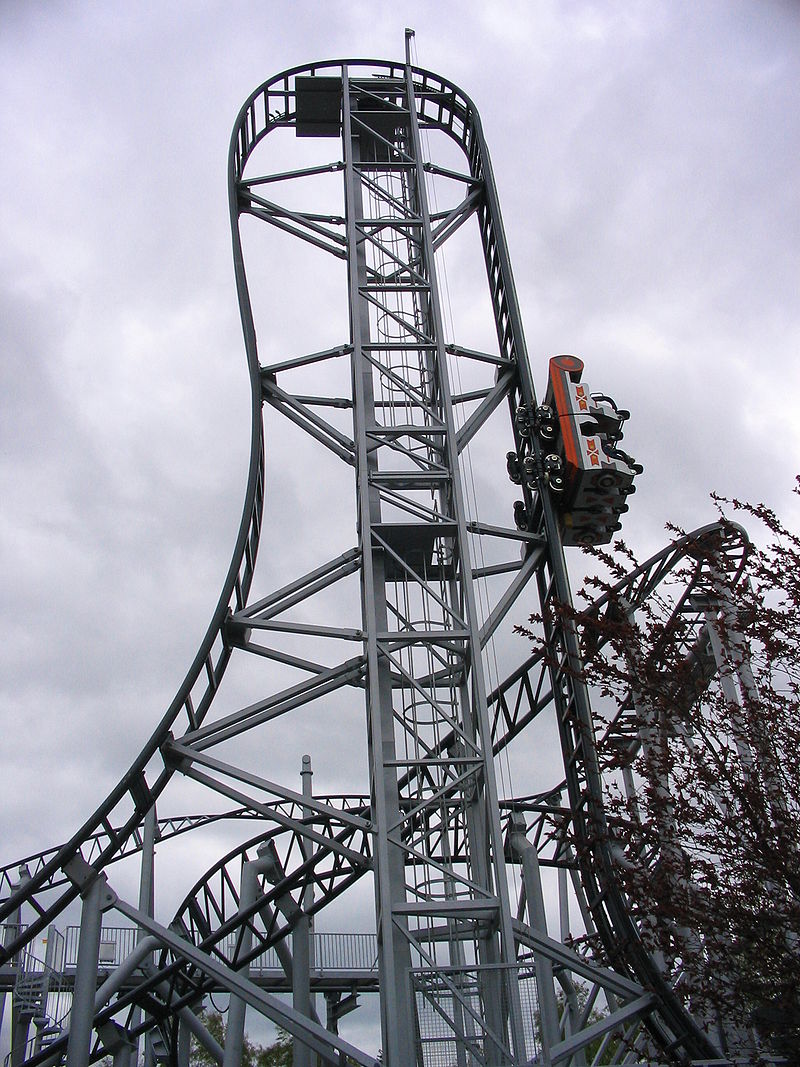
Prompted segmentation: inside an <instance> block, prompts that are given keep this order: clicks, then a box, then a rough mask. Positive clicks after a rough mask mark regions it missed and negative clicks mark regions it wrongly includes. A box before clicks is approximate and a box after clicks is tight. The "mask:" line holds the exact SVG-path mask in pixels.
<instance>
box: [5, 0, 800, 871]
mask: <svg viewBox="0 0 800 1067" xmlns="http://www.w3.org/2000/svg"><path fill="white" fill-rule="evenodd" d="M406 25H410V26H413V27H414V28H415V29H416V31H417V37H416V42H415V44H416V58H417V61H418V62H419V64H420V65H421V66H425V67H428V68H430V69H432V70H434V71H437V72H439V73H441V74H443V75H445V76H446V77H448V78H450V79H451V80H453V81H454V82H455V83H456V84H458V85H460V86H461V87H462V88H463V89H464V90H465V91H466V92H467V93H468V94H469V95H470V96H471V97H472V99H473V100H474V101H475V103H476V104H477V106H478V108H479V110H480V112H481V115H482V119H483V124H484V130H485V133H486V137H487V140H488V143H489V147H490V151H491V153H492V158H493V163H494V169H495V175H496V179H497V184H498V187H499V193H500V199H501V205H502V209H503V215H504V219H505V225H506V230H507V233H508V237H509V242H510V247H511V253H512V260H513V264H514V270H515V276H516V281H517V287H518V290H519V294H520V298H521V303H522V310H523V315H524V320H525V327H526V333H527V339H528V347H529V350H530V353H531V359H532V363H533V370H534V376H535V380H536V382H537V385H538V388H539V390H540V392H542V393H543V391H544V384H545V377H546V360H547V358H548V357H549V356H551V355H553V354H555V353H557V352H574V353H576V354H578V355H580V356H581V357H582V358H583V359H584V360H585V362H586V364H587V370H586V375H585V377H586V380H587V381H588V382H589V384H590V385H591V386H592V388H593V389H599V390H602V391H604V392H609V393H611V394H612V395H614V396H615V397H616V398H617V400H618V401H619V403H620V404H621V405H623V406H625V407H628V408H630V409H631V411H632V419H631V423H630V429H629V430H628V432H627V434H626V447H628V448H629V449H630V450H631V451H632V452H634V453H635V454H636V456H637V458H638V459H640V460H641V461H642V462H643V463H644V466H645V473H644V475H643V476H642V478H641V479H640V488H639V490H638V493H637V495H636V497H635V498H634V499H633V502H632V507H631V511H630V514H629V515H628V516H627V519H626V523H625V527H624V536H625V539H626V540H627V541H629V542H630V543H631V544H632V545H634V546H635V547H636V548H637V549H638V550H639V551H640V553H641V554H642V555H646V554H649V553H650V552H652V551H655V550H656V549H657V548H659V547H661V545H662V544H663V543H664V542H665V539H666V534H665V533H664V523H665V522H666V521H668V520H671V521H673V522H676V523H678V524H680V525H682V526H683V527H685V528H687V529H690V528H693V527H695V526H698V525H701V524H702V523H704V522H707V521H710V520H711V519H713V517H714V513H713V509H712V507H711V504H710V502H709V500H708V493H709V491H710V490H712V489H714V490H717V491H718V492H721V493H725V494H735V495H738V496H741V497H745V498H749V499H751V500H754V499H763V500H765V501H766V502H767V503H769V504H771V505H772V506H774V507H775V508H777V510H778V511H779V512H781V513H782V514H783V515H785V516H787V517H790V518H791V517H792V516H794V518H795V519H796V518H797V516H798V509H797V508H796V507H794V505H793V499H792V496H791V489H792V486H793V484H794V476H795V473H796V472H797V471H798V469H800V464H798V443H800V419H798V415H797V397H798V395H799V394H800V366H799V364H798V359H797V355H798V348H799V347H800V301H799V300H798V294H799V290H800V195H799V194H798V173H799V172H800V168H799V166H798V164H800V160H799V159H798V146H800V7H798V5H797V4H795V3H791V2H786V3H781V2H778V0H751V2H749V3H742V2H736V0H724V2H703V3H697V2H687V3H680V2H673V3H668V4H667V3H650V2H643V3H635V2H627V3H614V2H605V3H589V2H563V3H553V2H544V0H530V2H510V0H509V2H500V0H496V2H494V3H492V4H486V3H484V2H481V3H478V2H473V0H459V2H458V3H449V2H443V3H439V4H436V5H433V4H429V3H407V4H400V3H395V4H389V3H382V2H371V3H366V2H359V0H349V2H346V3H339V2H335V0H329V2H327V3H309V2H299V3H298V2H296V3H291V4H290V3H275V2H269V0H265V2H261V3H250V2H244V0H226V2H225V3H222V2H206V3H193V2H173V3H168V4H164V3H163V2H159V3H143V2H136V0H133V2H126V3H117V2H107V3H78V4H76V3H56V2H39V0H24V2H15V0H2V4H1V5H0V144H2V146H3V148H2V153H1V154H0V192H2V195H1V196H0V232H2V242H1V243H0V375H2V378H1V379H0V380H1V381H2V390H1V391H0V404H2V415H1V416H0V443H1V445H2V448H1V450H0V498H1V499H2V507H0V583H1V585H0V588H2V601H1V603H2V622H3V635H2V643H0V728H1V729H2V735H3V746H2V750H0V780H2V782H3V789H2V793H1V794H0V796H2V809H1V810H0V841H1V842H2V861H3V862H4V863H5V862H8V861H10V860H12V859H14V858H15V857H17V856H21V855H24V854H25V853H27V852H30V851H33V850H35V849H37V848H39V847H44V846H45V845H49V844H53V843H56V842H58V841H60V840H63V839H64V838H65V837H66V836H68V834H69V833H70V832H71V831H72V830H73V829H74V828H75V826H76V825H78V823H79V822H80V821H83V819H84V818H86V817H87V816H88V814H90V812H91V810H93V808H94V807H95V806H96V805H97V803H98V802H99V801H100V800H101V799H102V797H103V796H104V795H105V793H106V792H107V791H108V789H109V788H110V787H111V786H112V785H113V784H114V782H116V780H117V779H118V777H119V774H120V772H121V771H122V770H123V769H124V768H125V767H126V766H127V765H128V763H129V762H130V760H131V758H132V757H133V755H134V752H135V750H136V747H137V746H138V744H139V743H140V742H141V741H142V740H143V739H144V738H146V737H147V736H148V735H149V733H150V732H151V730H152V728H153V727H154V726H155V724H156V722H157V721H158V719H159V718H160V717H161V714H162V713H163V709H164V708H165V707H166V705H167V704H168V703H169V701H170V700H171V698H172V696H173V694H174V692H175V690H176V688H177V686H178V684H179V683H180V681H181V679H182V677H183V675H184V673H185V670H186V668H187V667H188V665H189V662H190V661H191V658H192V656H193V653H194V651H195V649H196V647H197V645H198V643H199V641H200V639H201V637H202V635H203V633H204V631H205V628H206V626H207V623H208V619H209V617H210V615H211V612H212V610H213V607H214V604H215V602H216V598H217V595H218V591H219V588H220V586H221V583H222V580H223V577H224V574H225V570H226V568H227V563H228V560H229V557H230V551H231V548H232V545H233V539H234V535H235V531H236V527H237V525H238V521H239V514H240V509H241V501H242V496H243V492H244V479H245V474H246V462H247V449H248V425H247V407H248V383H247V378H246V374H245V363H244V356H243V345H242V341H241V336H240V332H239V324H238V308H237V304H236V297H235V291H234V284H233V275H232V268H231V255H230V236H229V229H228V213H227V201H226V159H227V150H228V140H229V136H230V130H231V127H232V125H233V122H234V119H235V117H236V114H237V112H238V110H239V107H240V106H241V104H242V102H243V101H244V100H245V98H246V97H247V96H248V94H249V93H250V92H251V91H252V90H253V89H254V88H255V87H256V86H257V85H258V84H259V83H260V82H262V81H263V80H265V79H266V78H267V77H269V76H270V75H272V74H274V73H276V72H278V71H280V70H282V69H284V68H287V67H290V66H293V65H295V64H299V63H305V62H310V61H312V60H318V59H323V58H334V59H335V58H341V57H344V56H348V55H349V56H374V57H378V58H401V57H402V51H403V29H404V27H405V26H406ZM300 295H302V294H300ZM305 298H306V299H307V300H308V301H315V303H310V304H309V305H308V307H307V309H303V308H301V306H300V302H299V300H298V304H297V306H296V307H293V309H292V313H291V315H290V316H289V320H288V321H284V322H280V323H275V324H274V330H273V329H272V324H270V323H261V324H260V326H259V338H260V341H261V344H262V352H263V351H264V350H265V349H266V350H267V352H268V353H269V355H270V358H272V356H290V355H295V354H299V353H302V352H304V351H307V350H309V349H310V348H311V347H313V345H309V344H308V343H307V342H306V341H305V339H304V336H303V326H304V322H305V320H306V319H307V318H308V319H317V318H321V317H324V316H325V315H326V314H327V313H328V312H326V308H325V306H324V294H323V296H320V295H319V294H318V293H317V292H316V291H315V290H314V288H313V286H312V287H310V288H309V291H308V292H307V293H306V294H305ZM330 314H334V312H333V311H331V312H330ZM335 314H336V315H338V316H339V317H342V316H344V314H345V309H344V308H338V309H337V311H336V312H335ZM341 340H345V338H344V337H343V338H341ZM284 349H287V350H284ZM497 463H498V467H499V468H502V466H503V465H504V458H503V457H502V456H498V457H497ZM273 476H274V477H275V478H276V479H277V480H278V481H280V477H281V472H280V471H273V472H271V473H270V474H268V479H269V478H270V477H273ZM283 476H284V477H285V472H283ZM268 500H269V495H268ZM268 512H269V507H268ZM315 523H316V519H315V517H314V515H313V514H311V515H310V516H309V527H308V528H307V529H305V530H291V531H286V530H275V531H273V533H271V534H270V535H269V536H270V538H271V540H270V541H269V542H268V543H269V545H270V551H271V552H272V553H274V554H276V556H277V558H280V559H282V560H284V561H285V563H286V567H287V569H288V570H291V567H292V561H293V558H294V557H293V553H294V551H295V545H296V544H297V543H298V542H299V541H301V540H302V538H303V537H305V536H308V537H313V536H314V533H313V529H314V526H315ZM298 551H300V550H299V549H298ZM574 566H575V578H576V584H577V583H578V582H579V578H580V574H581V573H582V570H581V567H582V563H581V561H580V559H579V558H578V559H576V560H575V561H574ZM292 758H293V759H294V754H293V756H292ZM185 888H188V886H186V887H184V890H185ZM176 892H177V891H176Z"/></svg>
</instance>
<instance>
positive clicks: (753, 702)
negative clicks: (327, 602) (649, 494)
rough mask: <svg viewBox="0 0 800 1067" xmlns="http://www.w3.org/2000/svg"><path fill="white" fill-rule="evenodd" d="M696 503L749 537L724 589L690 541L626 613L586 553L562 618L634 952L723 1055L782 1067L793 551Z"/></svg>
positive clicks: (799, 787) (794, 773)
mask: <svg viewBox="0 0 800 1067" xmlns="http://www.w3.org/2000/svg"><path fill="white" fill-rule="evenodd" d="M799 481H800V480H799ZM795 492H800V490H798V489H796V490H795ZM714 499H715V501H716V505H717V507H718V509H719V511H720V515H721V517H722V518H723V521H724V522H727V521H728V519H726V518H725V516H728V517H729V518H730V519H733V518H734V517H735V518H736V519H740V518H742V517H744V519H745V524H746V525H747V527H748V529H749V532H750V535H751V538H752V540H751V544H750V548H749V551H748V552H747V554H746V556H745V559H744V564H743V567H742V568H741V569H740V570H739V571H737V573H736V575H735V577H734V578H732V577H731V576H730V575H729V574H728V573H726V571H725V568H724V567H723V566H722V563H721V561H720V560H716V559H715V558H714V541H713V538H706V539H705V540H703V541H702V542H698V548H697V551H696V552H695V553H694V554H693V553H692V552H691V551H690V552H689V553H688V554H687V558H686V560H685V561H684V563H683V564H681V565H680V566H678V567H677V568H676V569H675V570H674V571H673V572H672V574H671V576H670V578H669V580H668V581H666V582H662V584H660V585H659V587H658V589H657V591H656V592H655V594H654V595H652V596H650V597H648V598H647V599H646V600H645V601H644V602H643V603H640V604H637V605H636V610H635V612H634V611H632V610H631V606H630V604H629V603H627V602H626V600H625V597H624V596H623V595H620V594H619V593H618V592H617V590H618V589H619V588H621V587H624V582H621V581H620V580H621V579H622V578H623V577H624V575H625V573H626V572H627V571H628V570H629V569H632V568H634V567H635V566H636V565H637V562H636V560H635V559H634V557H633V555H632V553H630V551H629V550H628V549H627V548H626V546H625V545H624V544H622V543H621V542H617V544H616V545H615V546H614V547H613V549H612V550H611V551H603V550H597V549H595V550H590V553H591V555H592V556H593V557H594V559H595V560H596V561H597V564H598V571H599V573H596V574H595V575H594V576H593V577H592V578H589V579H587V580H586V583H585V585H584V588H583V590H582V592H581V595H582V597H583V598H584V599H586V600H588V601H589V603H590V607H589V608H586V609H572V608H570V609H562V610H568V611H569V614H570V615H571V616H572V617H573V618H574V620H575V622H576V624H577V627H578V630H579V633H580V636H581V639H582V646H583V651H584V662H583V677H584V679H585V681H586V682H587V683H588V685H589V686H590V690H591V693H592V705H593V710H594V714H595V727H596V736H597V739H598V751H599V755H600V761H601V765H602V767H603V770H604V781H605V787H606V812H607V820H608V821H607V825H608V833H609V834H610V838H611V848H612V853H613V855H614V857H615V863H616V871H617V877H618V880H619V882H620V884H621V886H622V888H623V891H624V893H625V894H626V896H627V899H628V901H629V905H630V908H631V911H632V912H633V914H634V917H635V920H636V922H637V926H638V929H639V931H640V935H641V938H642V940H643V942H644V943H645V945H646V946H647V948H648V949H649V950H650V952H651V954H652V955H653V957H654V958H655V960H656V962H657V963H658V964H659V966H660V967H661V968H662V969H663V971H664V973H665V975H667V976H668V977H669V979H670V980H671V981H672V983H673V985H674V987H675V990H676V992H677V994H678V995H679V996H680V997H682V999H683V1000H684V1003H685V1005H686V1007H687V1008H688V1009H689V1010H690V1011H691V1012H692V1014H693V1015H694V1016H695V1017H696V1018H697V1019H699V1020H700V1022H701V1023H702V1024H703V1025H704V1026H705V1028H706V1029H707V1030H708V1032H709V1034H710V1036H711V1037H712V1039H713V1040H715V1042H717V1043H719V1044H720V1045H721V1046H722V1050H723V1051H724V1052H725V1053H726V1054H727V1055H730V1056H732V1057H736V1056H743V1057H747V1058H748V1061H753V1062H754V1061H755V1060H757V1058H758V1056H759V1055H766V1054H768V1053H772V1054H778V1055H780V1056H785V1057H787V1059H788V1062H790V1063H800V1052H799V1051H798V1050H800V537H798V535H797V534H795V533H793V532H792V531H790V530H789V529H787V528H786V526H785V525H784V524H783V523H782V522H781V520H780V519H779V518H778V517H777V515H776V514H775V513H774V512H773V511H771V510H770V509H769V508H767V507H765V506H764V505H753V504H749V503H745V502H741V501H739V500H735V499H725V498H722V497H714ZM673 532H674V533H676V534H677V535H681V531H677V530H676V531H673ZM701 552H702V554H703V556H704V558H702V559H698V556H699V554H700V553H701ZM698 568H702V572H703V574H704V576H705V580H704V581H703V582H702V583H697V582H696V576H697V574H698V573H699V570H698ZM693 581H694V582H695V585H692V586H691V588H692V590H693V592H692V595H691V596H688V597H687V596H686V595H685V594H686V589H687V588H688V587H689V586H690V585H691V583H692V582H693ZM682 594H683V597H684V599H683V600H681V595H682ZM598 600H599V601H601V602H602V604H603V609H602V611H599V610H594V609H593V608H592V606H591V605H592V604H596V603H597V602H598ZM532 621H534V622H535V621H536V620H535V619H534V620H532ZM527 632H528V634H529V636H534V634H535V630H534V631H530V630H529V631H527ZM623 721H624V724H625V726H624V729H622V728H621V725H620V724H621V723H622V722H623Z"/></svg>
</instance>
